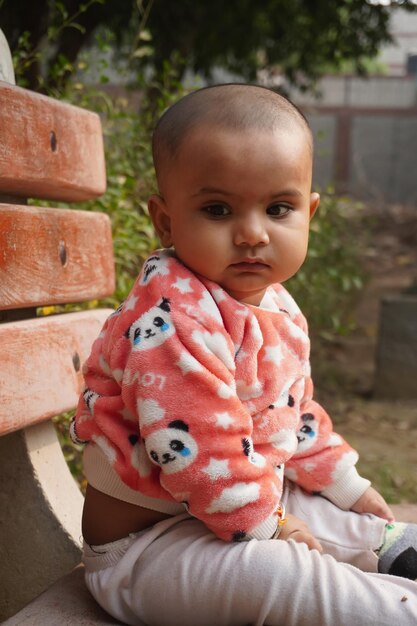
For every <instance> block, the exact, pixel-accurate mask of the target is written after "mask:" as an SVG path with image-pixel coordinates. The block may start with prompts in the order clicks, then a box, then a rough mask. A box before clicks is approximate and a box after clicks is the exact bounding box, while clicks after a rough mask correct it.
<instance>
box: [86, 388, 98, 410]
mask: <svg viewBox="0 0 417 626" xmlns="http://www.w3.org/2000/svg"><path fill="white" fill-rule="evenodd" d="M99 397H100V396H99V395H98V393H96V392H95V391H91V389H86V390H85V391H84V392H83V398H84V402H85V403H86V405H87V408H88V410H89V411H90V413H91V415H93V414H94V405H95V403H96V401H97V399H98V398H99Z"/></svg>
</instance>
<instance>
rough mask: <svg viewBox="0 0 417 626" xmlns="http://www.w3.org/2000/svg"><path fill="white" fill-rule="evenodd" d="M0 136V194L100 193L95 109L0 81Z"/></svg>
mask: <svg viewBox="0 0 417 626" xmlns="http://www.w3.org/2000/svg"><path fill="white" fill-rule="evenodd" d="M0 136H1V142H0V193H5V194H12V195H17V196H20V197H31V198H44V199H52V200H67V201H78V200H87V199H89V198H95V197H97V196H99V195H101V194H102V193H104V191H105V189H106V173H105V162H104V152H103V137H102V129H101V122H100V118H99V116H98V115H97V114H96V113H92V112H91V111H87V110H84V109H80V108H78V107H75V106H72V105H69V104H66V103H64V102H58V101H56V100H53V99H52V98H48V97H47V96H43V95H41V94H37V93H33V92H31V91H28V90H26V89H22V88H20V87H15V86H12V85H9V84H8V83H5V82H1V81H0ZM35 137H36V141H34V140H33V138H35Z"/></svg>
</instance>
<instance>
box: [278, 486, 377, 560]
mask: <svg viewBox="0 0 417 626" xmlns="http://www.w3.org/2000/svg"><path fill="white" fill-rule="evenodd" d="M288 485H289V486H288V492H287V493H288V499H287V503H286V510H287V512H288V513H292V514H293V515H296V516H297V517H299V518H300V519H302V520H303V521H305V522H306V523H307V524H308V526H309V528H310V531H311V532H312V534H313V535H314V536H315V537H316V538H317V539H318V540H319V541H320V543H321V544H322V546H323V549H324V552H325V553H326V554H331V555H332V556H333V557H334V558H335V559H336V560H337V561H340V562H342V563H350V564H351V565H355V567H359V569H361V570H363V571H364V572H377V571H378V556H377V551H378V549H379V548H381V546H382V544H383V541H384V536H385V527H386V524H387V521H386V520H383V519H381V518H380V517H376V516H375V515H372V514H366V515H359V514H358V513H354V512H353V511H343V510H342V509H339V508H338V507H337V506H336V505H334V504H333V503H332V502H329V500H326V499H325V498H323V497H321V496H312V495H310V494H308V493H306V492H305V491H303V490H302V489H300V487H298V486H297V485H295V484H294V483H288Z"/></svg>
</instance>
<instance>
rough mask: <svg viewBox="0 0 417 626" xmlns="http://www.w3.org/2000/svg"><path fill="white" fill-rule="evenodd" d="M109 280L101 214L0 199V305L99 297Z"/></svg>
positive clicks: (105, 222)
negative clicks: (27, 205) (6, 202)
mask: <svg viewBox="0 0 417 626" xmlns="http://www.w3.org/2000/svg"><path fill="white" fill-rule="evenodd" d="M114 283H115V272H114V261H113V244H112V236H111V226H110V220H109V218H108V216H107V215H105V214H104V213H92V212H88V211H75V210H73V209H46V208H40V207H24V206H16V205H5V204H0V309H11V308H22V307H33V306H40V305H45V304H59V303H65V302H81V301H84V300H91V299H94V298H102V297H105V296H109V295H111V294H112V293H113V291H114Z"/></svg>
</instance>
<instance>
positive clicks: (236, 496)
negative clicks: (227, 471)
mask: <svg viewBox="0 0 417 626" xmlns="http://www.w3.org/2000/svg"><path fill="white" fill-rule="evenodd" d="M259 492H260V485H258V483H236V484H235V485H233V487H226V489H223V491H222V493H221V494H220V496H219V497H218V498H214V500H212V501H211V503H210V506H209V507H208V508H207V509H206V512H207V513H231V512H232V511H235V510H236V509H240V508H241V507H242V506H245V505H246V504H249V503H250V502H256V500H258V499H259Z"/></svg>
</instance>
